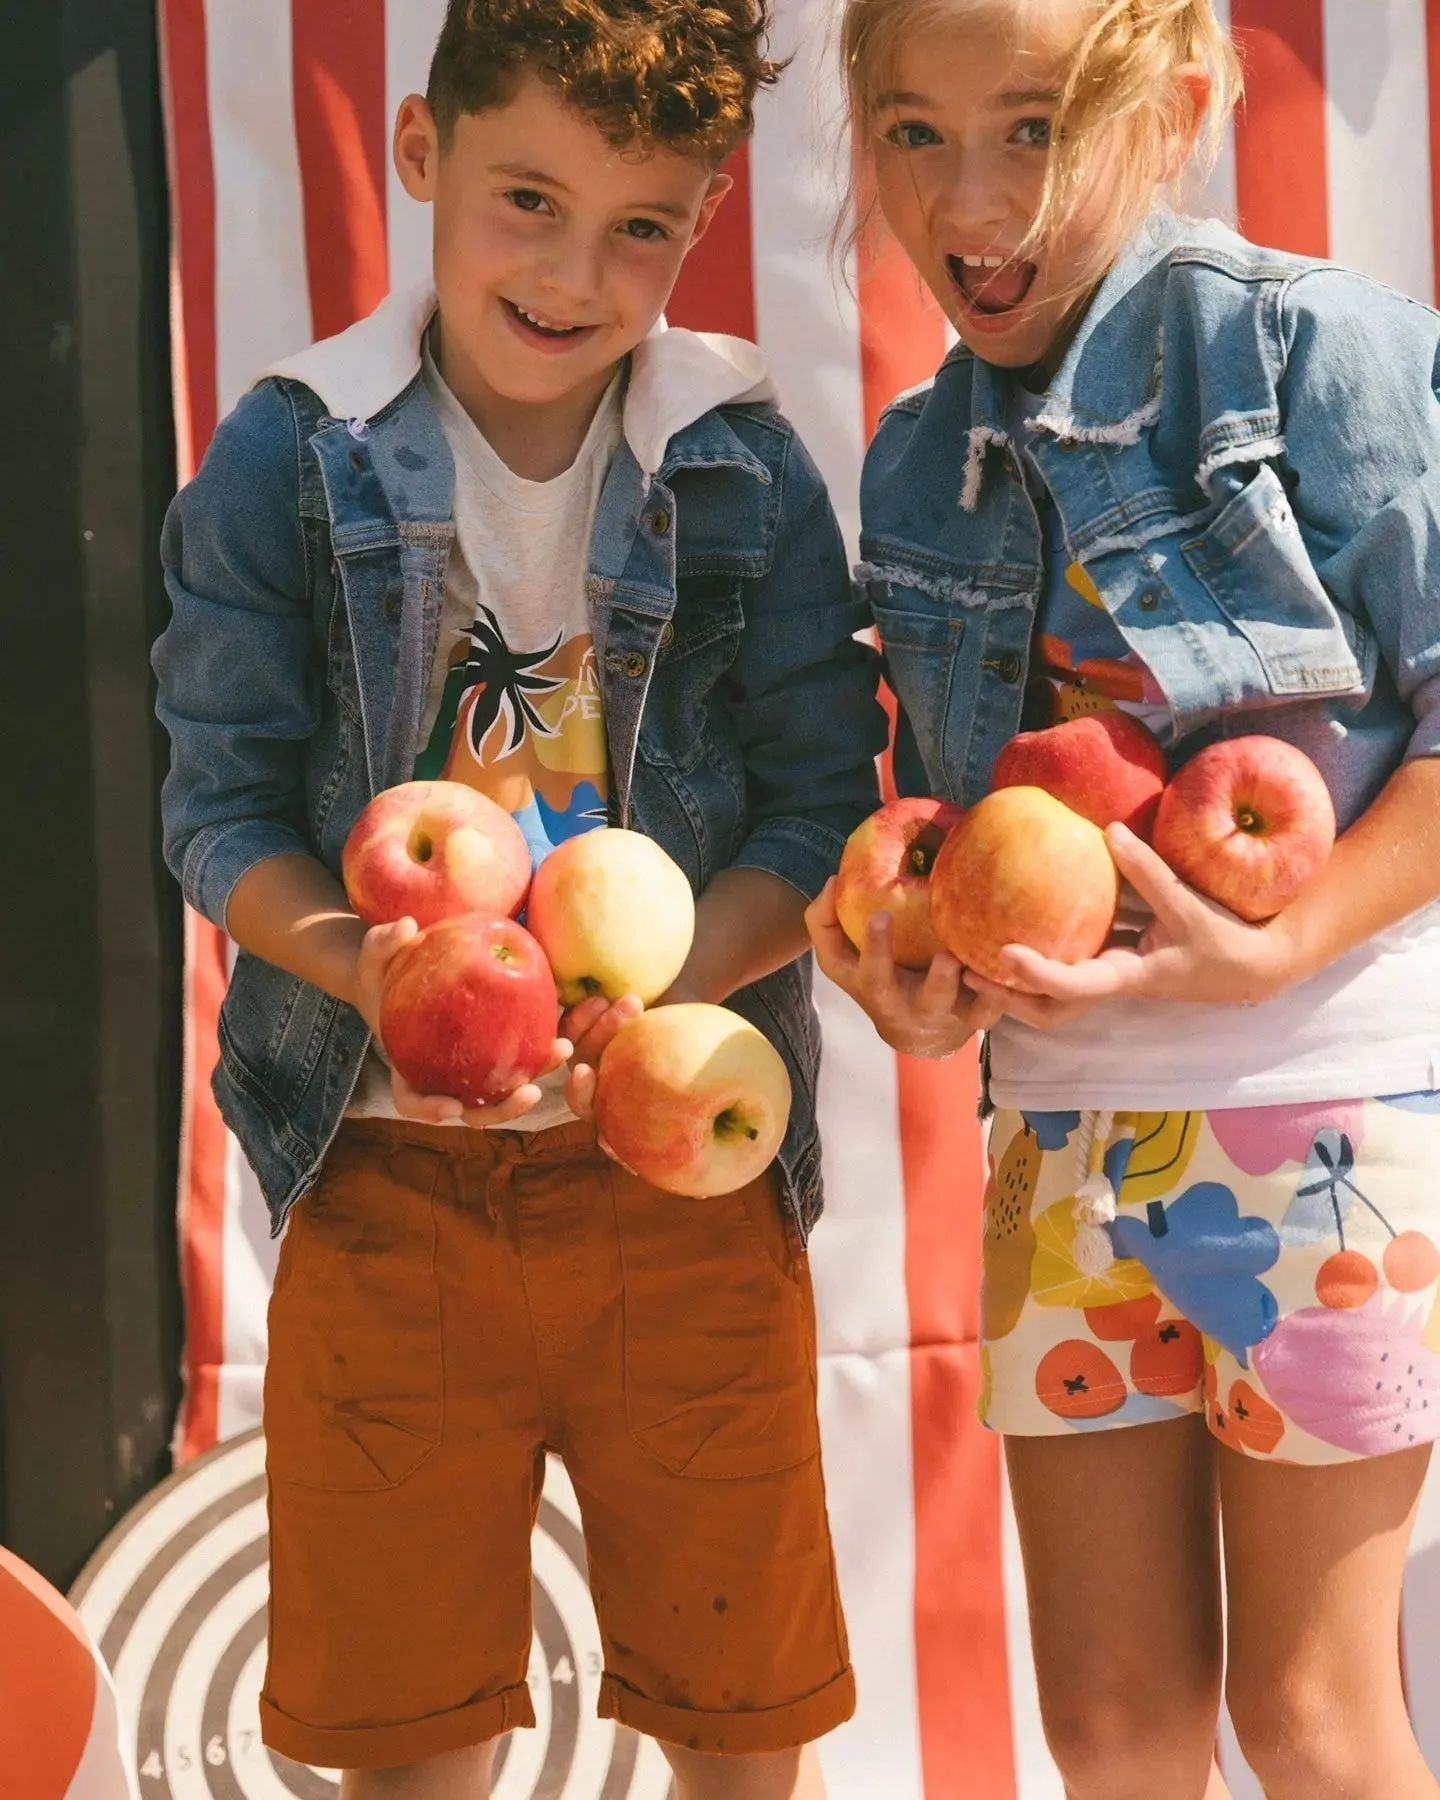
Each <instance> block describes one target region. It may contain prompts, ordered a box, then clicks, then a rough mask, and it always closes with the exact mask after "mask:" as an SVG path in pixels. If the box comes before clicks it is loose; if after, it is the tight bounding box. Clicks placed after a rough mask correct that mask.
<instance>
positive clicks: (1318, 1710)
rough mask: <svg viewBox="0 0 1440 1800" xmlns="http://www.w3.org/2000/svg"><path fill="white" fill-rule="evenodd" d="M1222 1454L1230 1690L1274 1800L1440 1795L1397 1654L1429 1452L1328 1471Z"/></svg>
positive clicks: (1247, 1746)
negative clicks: (1414, 1727)
mask: <svg viewBox="0 0 1440 1800" xmlns="http://www.w3.org/2000/svg"><path fill="white" fill-rule="evenodd" d="M1218 1454H1219V1458H1220V1484H1221V1491H1222V1497H1223V1517H1224V1529H1225V1572H1226V1582H1227V1587H1228V1592H1229V1606H1230V1645H1229V1673H1228V1676H1227V1681H1226V1691H1227V1697H1228V1699H1229V1702H1230V1714H1231V1717H1232V1718H1233V1719H1234V1721H1235V1731H1236V1735H1237V1736H1238V1737H1239V1740H1240V1746H1241V1748H1242V1749H1243V1750H1244V1752H1245V1755H1246V1757H1247V1758H1248V1760H1249V1762H1250V1766H1251V1767H1252V1768H1253V1769H1254V1771H1255V1773H1256V1775H1257V1776H1258V1777H1259V1779H1260V1782H1261V1785H1262V1786H1263V1787H1264V1789H1265V1792H1266V1794H1267V1796H1269V1800H1340V1796H1342V1795H1343V1796H1344V1800H1434V1797H1435V1796H1436V1795H1437V1794H1440V1783H1437V1782H1436V1780H1435V1778H1434V1777H1433V1776H1432V1775H1430V1774H1429V1773H1428V1772H1427V1771H1426V1768H1425V1764H1424V1760H1423V1759H1422V1757H1421V1755H1420V1751H1419V1748H1418V1746H1417V1745H1416V1743H1415V1738H1414V1734H1413V1733H1412V1732H1411V1729H1410V1721H1409V1718H1408V1716H1407V1714H1406V1710H1405V1695H1404V1691H1403V1688H1402V1685H1401V1674H1400V1656H1399V1627H1400V1585H1401V1581H1402V1578H1403V1576H1404V1572H1405V1552H1406V1547H1407V1545H1408V1543H1409V1541H1410V1533H1411V1529H1412V1528H1413V1526H1414V1523H1415V1511H1416V1508H1417V1506H1418V1505H1419V1501H1420V1490H1421V1487H1422V1486H1423V1484H1424V1481H1425V1471H1426V1468H1427V1465H1428V1463H1429V1458H1430V1451H1429V1447H1428V1446H1426V1447H1424V1448H1421V1449H1416V1450H1404V1451H1400V1452H1398V1453H1397V1454H1395V1455H1393V1456H1382V1457H1376V1458H1374V1459H1373V1460H1371V1461H1368V1462H1354V1463H1343V1464H1339V1465H1337V1466H1333V1467H1329V1468H1294V1467H1288V1466H1284V1465H1276V1464H1271V1463H1262V1462H1259V1461H1252V1460H1250V1459H1249V1458H1246V1457H1243V1456H1240V1455H1238V1454H1235V1453H1232V1452H1230V1451H1225V1450H1222V1451H1220V1452H1219V1453H1218Z"/></svg>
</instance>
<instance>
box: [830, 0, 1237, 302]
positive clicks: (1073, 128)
mask: <svg viewBox="0 0 1440 1800" xmlns="http://www.w3.org/2000/svg"><path fill="white" fill-rule="evenodd" d="M1089 4H1090V6H1091V8H1092V10H1093V13H1094V17H1093V18H1092V19H1091V21H1090V23H1089V24H1088V26H1087V27H1086V29H1085V31H1084V33H1083V35H1082V36H1081V38H1080V41H1079V43H1078V44H1077V45H1076V46H1075V49H1074V51H1073V53H1072V54H1071V57H1070V60H1069V65H1068V67H1067V69H1066V71H1065V77H1064V81H1063V84H1062V86H1061V89H1060V99H1059V104H1058V106H1057V108H1056V112H1055V116H1054V121H1053V125H1052V129H1051V147H1050V154H1049V159H1048V163H1047V167H1046V172H1045V186H1044V190H1043V193H1042V196H1041V201H1040V207H1039V210H1038V212H1037V213H1036V216H1035V219H1034V221H1033V223H1032V224H1031V227H1030V230H1029V232H1028V233H1027V235H1026V238H1025V241H1024V243H1023V244H1022V245H1020V246H1019V247H1018V249H1019V254H1021V255H1024V254H1025V253H1026V252H1027V251H1033V249H1034V248H1035V247H1036V246H1037V245H1039V244H1040V243H1041V242H1042V241H1044V240H1045V239H1047V238H1050V237H1052V236H1053V235H1054V234H1055V233H1057V232H1058V231H1060V230H1061V229H1063V227H1064V226H1065V225H1066V224H1067V223H1068V222H1069V221H1070V219H1071V218H1072V217H1073V215H1074V213H1075V210H1076V208H1077V206H1078V204H1079V202H1080V200H1081V198H1082V196H1083V194H1084V192H1085V186H1086V176H1087V173H1088V171H1089V169H1090V168H1091V166H1092V163H1093V159H1094V157H1095V155H1096V152H1097V151H1098V150H1099V149H1100V148H1101V147H1102V145H1104V146H1105V147H1106V148H1107V149H1111V150H1112V152H1113V162H1112V164H1110V165H1107V169H1106V177H1107V181H1111V180H1113V184H1114V185H1113V189H1112V190H1111V207H1110V218H1111V220H1112V221H1113V225H1114V230H1113V232H1112V233H1109V234H1107V237H1108V241H1107V242H1106V243H1104V244H1097V245H1096V247H1095V264H1096V267H1095V268H1094V269H1093V270H1091V271H1088V273H1092V274H1098V273H1099V272H1100V269H1101V268H1103V266H1104V264H1105V263H1107V262H1108V261H1109V260H1110V258H1111V257H1112V256H1113V254H1114V252H1115V250H1116V249H1117V248H1118V247H1119V245H1120V244H1121V243H1122V242H1123V241H1124V239H1125V238H1127V237H1128V236H1129V235H1130V234H1131V232H1132V231H1134V230H1135V228H1136V227H1137V226H1138V225H1139V224H1140V222H1141V221H1142V220H1143V218H1144V217H1145V215H1146V213H1148V212H1149V210H1150V208H1151V206H1152V205H1153V204H1154V200H1155V196H1156V194H1157V192H1158V191H1159V190H1160V189H1161V188H1162V187H1164V186H1166V185H1167V183H1172V182H1175V181H1177V180H1178V177H1179V176H1180V174H1181V173H1182V170H1181V169H1180V167H1178V166H1177V157H1176V148H1177V144H1178V143H1180V142H1181V141H1182V134H1183V132H1184V130H1185V128H1186V122H1187V114H1186V101H1185V97H1184V96H1183V94H1182V92H1181V91H1180V89H1179V88H1178V86H1177V84H1176V83H1175V81H1174V80H1173V76H1174V74H1175V72H1176V70H1178V69H1179V68H1181V67H1182V66H1183V65H1185V64H1187V63H1198V64H1199V66H1200V67H1201V68H1202V69H1204V71H1205V72H1206V74H1207V75H1208V76H1209V78H1210V105H1209V108H1208V109H1207V112H1206V115H1205V119H1204V121H1203V123H1202V126H1201V131H1200V137H1199V139H1198V141H1197V143H1196V145H1195V149H1194V153H1193V155H1192V156H1191V158H1190V159H1189V161H1190V164H1191V166H1192V168H1193V167H1194V166H1195V165H1198V170H1197V171H1196V172H1197V173H1202V174H1208V173H1209V171H1210V169H1211V168H1213V166H1214V162H1215V159H1216V156H1217V155H1218V153H1219V151H1220V147H1221V145H1222V143H1223V141H1224V136H1225V129H1226V126H1227V125H1228V123H1229V121H1230V115H1231V114H1232V113H1233V112H1234V110H1235V107H1236V105H1237V103H1238V102H1239V99H1240V94H1241V89H1242V86H1243V77H1242V74H1241V68H1240V59H1239V57H1238V55H1237V54H1236V51H1235V46H1234V45H1233V44H1232V43H1231V41H1230V39H1229V37H1228V36H1227V34H1226V33H1225V31H1224V30H1223V29H1222V27H1221V25H1220V22H1219V20H1218V19H1217V18H1216V17H1215V11H1214V7H1213V5H1212V4H1211V0H1089ZM1034 6H1035V0H846V6H845V14H844V22H843V25H842V28H841V52H842V55H843V58H844V73H845V90H846V99H847V104H848V111H849V117H850V125H851V131H852V135H853V140H854V143H855V147H856V149H857V151H858V152H860V153H861V154H862V155H863V153H864V151H865V148H866V146H867V145H868V143H869V142H870V140H871V138H872V136H873V134H874V131H875V126H876V107H875V101H876V99H877V98H878V97H879V95H880V94H882V93H883V92H884V90H885V89H886V88H887V87H888V86H889V85H890V71H891V70H892V69H893V67H894V63H895V58H896V54H897V50H898V48H899V45H900V43H901V42H902V40H903V39H904V38H905V37H906V36H907V35H909V34H910V33H911V32H914V31H917V30H926V29H930V28H933V27H935V26H945V25H956V26H960V25H963V24H964V23H965V21H966V20H967V18H976V17H984V18H986V20H987V21H994V19H995V18H996V17H997V15H998V16H999V17H1001V18H1002V19H1004V20H1005V21H1006V23H1008V24H1009V25H1010V27H1011V28H1012V29H1013V30H1017V31H1018V29H1019V28H1020V27H1021V26H1022V25H1023V23H1024V20H1025V17H1026V15H1027V14H1028V13H1030V12H1031V11H1033V10H1034ZM861 224H863V221H859V222H857V231H858V229H859V228H860V225H861Z"/></svg>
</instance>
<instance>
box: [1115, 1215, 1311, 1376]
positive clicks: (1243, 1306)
mask: <svg viewBox="0 0 1440 1800" xmlns="http://www.w3.org/2000/svg"><path fill="white" fill-rule="evenodd" d="M1110 1237H1111V1241H1112V1242H1113V1243H1114V1246H1115V1254H1116V1255H1117V1256H1126V1257H1133V1258H1134V1259H1135V1260H1136V1261H1138V1262H1140V1263H1143V1264H1144V1266H1145V1267H1146V1268H1147V1269H1148V1270H1149V1271H1150V1274H1151V1275H1152V1276H1153V1278H1154V1281H1155V1285H1156V1287H1157V1288H1159V1290H1160V1292H1161V1293H1162V1294H1164V1296H1165V1297H1166V1299H1167V1300H1169V1301H1170V1303H1171V1304H1172V1305H1173V1306H1176V1307H1178V1308H1179V1309H1180V1311H1181V1312H1182V1313H1184V1315H1185V1316H1186V1318H1187V1319H1189V1320H1190V1321H1191V1323H1192V1324H1193V1325H1195V1326H1197V1327H1198V1328H1199V1330H1201V1331H1203V1332H1204V1333H1205V1335H1206V1336H1207V1337H1211V1338H1213V1339H1214V1340H1215V1342H1216V1343H1217V1344H1223V1345H1224V1347H1225V1348H1226V1349H1227V1350H1228V1351H1229V1352H1230V1353H1231V1355H1232V1356H1234V1357H1235V1358H1236V1359H1237V1360H1238V1361H1239V1362H1240V1364H1241V1366H1242V1367H1244V1368H1248V1367H1249V1366H1250V1364H1249V1357H1248V1354H1247V1353H1248V1351H1249V1349H1250V1346H1251V1345H1252V1344H1258V1343H1259V1342H1260V1341H1261V1340H1262V1339H1263V1338H1266V1337H1268V1336H1269V1335H1270V1333H1271V1332H1272V1331H1273V1330H1274V1329H1275V1322H1276V1320H1277V1319H1278V1318H1279V1316H1280V1308H1279V1306H1278V1304H1277V1302H1276V1299H1275V1296H1274V1294H1272V1293H1271V1291H1270V1289H1269V1288H1268V1287H1266V1286H1265V1284H1264V1282H1262V1281H1260V1280H1259V1279H1258V1277H1259V1276H1260V1275H1262V1274H1263V1273H1264V1271H1265V1270H1266V1269H1272V1268H1274V1266H1275V1263H1276V1262H1277V1260H1278V1259H1279V1256H1280V1239H1279V1238H1278V1236H1277V1235H1276V1233H1275V1228H1274V1226H1273V1225H1271V1224H1270V1222H1269V1221H1268V1220H1266V1219H1259V1218H1244V1219H1242V1218H1241V1216H1240V1203H1239V1201H1238V1200H1237V1199H1236V1198H1235V1195H1234V1193H1233V1192H1232V1190H1231V1189H1230V1188H1228V1187H1226V1186H1224V1184H1223V1183H1221V1182H1218V1181H1201V1182H1197V1183H1196V1184H1195V1186H1194V1187H1190V1188H1187V1189H1186V1190H1185V1192H1184V1193H1183V1194H1182V1195H1181V1196H1180V1198H1179V1199H1178V1200H1176V1201H1175V1202H1174V1204H1173V1205H1170V1206H1166V1205H1165V1203H1164V1202H1163V1201H1161V1200H1152V1201H1151V1202H1150V1203H1149V1205H1148V1206H1147V1207H1146V1208H1145V1211H1144V1213H1143V1214H1140V1213H1122V1214H1121V1216H1120V1217H1119V1218H1118V1219H1116V1220H1115V1222H1114V1224H1112V1225H1111V1226H1110Z"/></svg>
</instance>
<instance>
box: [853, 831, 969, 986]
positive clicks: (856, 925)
mask: <svg viewBox="0 0 1440 1800" xmlns="http://www.w3.org/2000/svg"><path fill="white" fill-rule="evenodd" d="M963 817H964V809H963V808H962V807H959V806H952V805H951V804H950V803H949V802H948V801H946V800H892V801H890V803H889V804H888V805H887V806H882V807H881V808H880V810H879V812H876V813H871V815H870V817H869V818H868V819H866V821H865V823H864V824H863V825H857V826H856V828H855V830H854V831H853V832H851V834H850V839H849V842H848V843H847V844H846V846H845V854H844V855H843V856H842V857H841V858H840V874H839V877H838V879H837V881H836V884H835V911H836V912H837V914H838V915H839V918H840V926H841V929H842V930H843V931H844V933H845V935H846V937H848V938H849V940H850V942H851V943H852V944H854V946H855V948H856V949H857V950H859V949H860V948H862V947H863V945H864V942H865V928H866V926H867V925H868V924H869V923H870V920H871V918H872V917H873V915H874V914H875V913H877V912H887V913H889V915H890V917H891V919H892V921H893V933H894V935H893V938H892V943H893V946H894V953H895V960H896V962H897V963H899V964H900V966H901V968H904V969H928V968H929V967H930V964H931V962H932V961H933V960H934V957H935V952H936V951H937V950H938V949H939V948H940V942H939V939H938V938H937V937H936V936H935V932H934V930H933V928H932V926H931V924H930V870H931V868H932V867H933V866H934V862H935V858H936V856H937V854H938V853H939V850H940V846H941V845H942V844H943V843H944V842H945V838H946V836H947V834H948V833H949V832H950V831H951V830H952V829H953V828H954V827H955V826H956V825H957V824H958V823H959V822H960V820H961V819H962V818H963Z"/></svg>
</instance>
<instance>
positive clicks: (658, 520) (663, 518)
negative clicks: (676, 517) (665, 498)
mask: <svg viewBox="0 0 1440 1800" xmlns="http://www.w3.org/2000/svg"><path fill="white" fill-rule="evenodd" d="M650 528H651V530H652V531H653V532H654V533H655V535H656V537H664V535H665V533H666V532H667V531H668V530H669V529H670V515H669V513H668V512H666V510H665V508H664V507H663V506H657V507H656V508H655V510H654V512H653V513H651V515H650Z"/></svg>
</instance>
